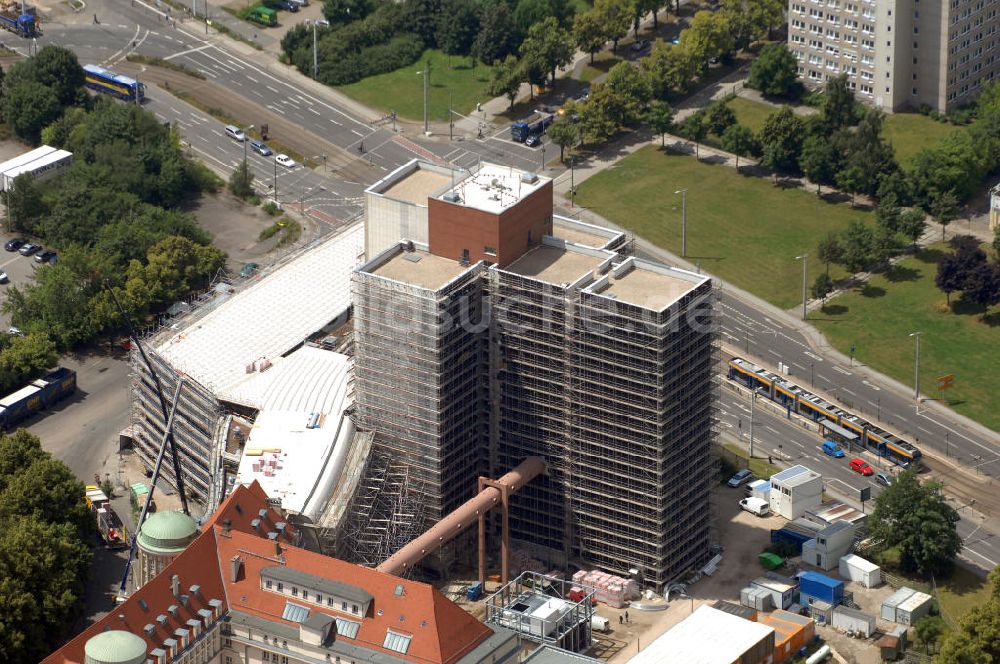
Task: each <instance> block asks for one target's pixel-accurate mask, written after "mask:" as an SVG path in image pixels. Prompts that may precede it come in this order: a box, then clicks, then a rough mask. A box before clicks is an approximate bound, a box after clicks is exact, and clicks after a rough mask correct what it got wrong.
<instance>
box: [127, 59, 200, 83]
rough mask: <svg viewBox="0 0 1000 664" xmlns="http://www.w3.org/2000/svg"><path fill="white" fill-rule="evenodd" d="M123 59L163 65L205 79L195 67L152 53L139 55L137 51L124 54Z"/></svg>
mask: <svg viewBox="0 0 1000 664" xmlns="http://www.w3.org/2000/svg"><path fill="white" fill-rule="evenodd" d="M125 59H126V60H128V61H129V62H137V63H139V64H143V65H152V66H154V67H163V68H164V69H170V70H172V71H176V72H180V73H182V74H186V75H188V76H191V77H193V78H197V79H200V80H202V81H204V80H205V75H204V74H202V73H201V72H200V71H197V70H195V69H191V68H190V67H188V66H186V65H182V64H179V63H177V62H172V61H170V60H164V59H163V58H157V57H155V56H152V55H141V54H139V53H129V54H128V55H127V56H125Z"/></svg>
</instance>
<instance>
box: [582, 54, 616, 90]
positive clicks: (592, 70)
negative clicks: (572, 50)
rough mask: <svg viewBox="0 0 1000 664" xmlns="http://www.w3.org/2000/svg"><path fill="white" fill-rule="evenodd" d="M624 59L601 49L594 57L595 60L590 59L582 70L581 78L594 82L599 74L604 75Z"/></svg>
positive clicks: (586, 81)
mask: <svg viewBox="0 0 1000 664" xmlns="http://www.w3.org/2000/svg"><path fill="white" fill-rule="evenodd" d="M621 61H622V59H621V58H619V57H616V56H614V55H612V54H611V52H610V51H601V52H600V53H598V54H597V55H596V56H595V57H594V62H593V63H591V62H590V61H589V60H588V61H587V64H586V65H584V67H583V70H581V72H580V80H581V81H584V82H585V83H590V82H592V81H593V80H594V79H595V78H597V77H598V76H603V75H604V74H607V73H608V72H609V71H611V68H612V67H614V66H615V65H616V64H618V63H619V62H621Z"/></svg>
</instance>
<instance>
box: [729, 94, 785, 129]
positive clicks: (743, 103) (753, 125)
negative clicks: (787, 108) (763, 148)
mask: <svg viewBox="0 0 1000 664" xmlns="http://www.w3.org/2000/svg"><path fill="white" fill-rule="evenodd" d="M726 105H727V106H729V108H731V109H732V110H733V113H735V114H736V121H737V122H739V123H740V124H741V125H743V126H744V127H747V128H748V129H750V130H751V131H753V133H755V134H756V133H757V132H759V131H760V129H761V127H763V126H764V121H765V120H767V118H768V116H769V115H771V114H772V113H775V112H777V111H780V110H781V108H780V107H777V106H772V105H770V104H764V103H762V102H759V101H754V100H752V99H743V98H742V97H736V98H734V99H730V100H729V101H728V102H726Z"/></svg>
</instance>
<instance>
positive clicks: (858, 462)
mask: <svg viewBox="0 0 1000 664" xmlns="http://www.w3.org/2000/svg"><path fill="white" fill-rule="evenodd" d="M851 470H853V471H854V472H856V473H861V474H862V475H864V476H865V477H868V476H869V475H873V474H875V471H874V470H872V467H871V466H869V465H868V462H867V461H865V460H864V459H860V458H858V457H854V458H853V459H851Z"/></svg>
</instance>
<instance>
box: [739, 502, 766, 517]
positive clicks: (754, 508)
mask: <svg viewBox="0 0 1000 664" xmlns="http://www.w3.org/2000/svg"><path fill="white" fill-rule="evenodd" d="M740 507H742V508H743V509H745V510H746V511H747V512H750V513H751V514H756V515H757V516H768V515H769V514H770V513H771V505H770V504H769V503H768V502H767V501H766V500H764V499H762V498H744V499H743V500H741V501H740Z"/></svg>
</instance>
